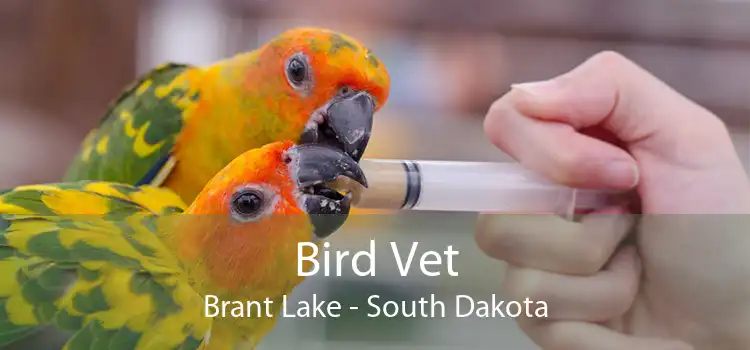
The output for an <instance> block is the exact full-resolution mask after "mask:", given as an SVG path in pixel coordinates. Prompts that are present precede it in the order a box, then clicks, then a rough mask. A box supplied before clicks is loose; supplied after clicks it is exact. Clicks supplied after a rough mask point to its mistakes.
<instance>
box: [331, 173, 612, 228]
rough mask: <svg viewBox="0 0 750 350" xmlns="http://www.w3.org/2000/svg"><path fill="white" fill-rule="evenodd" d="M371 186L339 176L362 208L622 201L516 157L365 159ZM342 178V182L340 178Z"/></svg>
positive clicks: (538, 207)
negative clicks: (540, 171)
mask: <svg viewBox="0 0 750 350" xmlns="http://www.w3.org/2000/svg"><path fill="white" fill-rule="evenodd" d="M360 166H361V167H362V170H363V171H364V173H365V175H366V176H367V181H368V188H366V189H365V188H362V187H361V186H353V185H352V182H349V181H346V179H340V180H339V181H338V182H337V184H335V187H337V188H339V189H342V188H346V189H347V190H349V191H351V192H352V196H353V201H352V202H353V204H354V206H355V207H358V208H369V209H391V210H434V211H461V212H467V211H468V212H501V213H559V214H564V215H566V216H568V215H572V213H573V212H577V211H588V210H592V209H600V208H603V207H606V206H608V205H612V204H616V203H618V204H619V203H622V200H623V198H624V197H623V194H624V193H622V192H609V191H595V190H587V189H574V188H568V187H564V186H560V185H557V184H555V183H552V182H550V181H548V180H546V179H544V178H543V177H541V176H539V175H537V174H536V173H534V172H532V171H530V170H528V169H526V168H524V167H522V166H521V165H519V164H518V163H492V162H458V161H428V160H393V159H362V160H361V161H360ZM342 181H343V182H342Z"/></svg>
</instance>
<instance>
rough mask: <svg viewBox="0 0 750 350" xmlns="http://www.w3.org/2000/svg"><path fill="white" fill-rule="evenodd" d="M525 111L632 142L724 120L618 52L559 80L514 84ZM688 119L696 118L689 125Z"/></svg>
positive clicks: (595, 58)
mask: <svg viewBox="0 0 750 350" xmlns="http://www.w3.org/2000/svg"><path fill="white" fill-rule="evenodd" d="M514 88H515V90H517V91H518V92H519V93H518V94H517V95H516V97H517V99H516V100H515V104H514V106H515V107H516V109H517V110H518V111H519V112H521V113H522V114H523V115H526V116H529V117H532V118H534V119H539V120H544V121H554V122H562V123H565V124H568V125H571V126H572V127H574V128H576V129H582V128H586V127H590V126H593V125H600V126H602V127H604V128H605V129H607V130H608V131H610V132H612V133H614V134H615V136H616V137H617V138H618V139H620V140H622V141H624V142H626V143H635V142H639V141H642V140H645V139H649V138H651V137H652V136H656V135H657V134H664V133H667V134H669V133H680V132H683V130H684V129H681V128H695V125H696V124H698V125H699V126H703V124H702V123H706V122H707V123H712V124H718V123H716V122H719V120H718V118H716V117H715V116H714V115H713V114H711V113H710V112H709V111H707V110H706V109H705V108H703V107H701V106H700V105H698V104H696V103H695V102H693V101H691V100H689V99H688V98H686V97H684V96H682V95H680V94H679V93H678V92H677V91H675V90H674V89H672V88H671V87H669V85H667V84H665V83H664V82H662V81H661V80H660V79H658V78H657V77H655V76H654V75H652V74H651V73H649V72H648V71H646V70H645V69H643V68H641V67H640V66H638V65H637V64H636V63H634V62H633V61H631V60H629V59H627V58H626V57H624V56H622V55H620V54H619V53H616V52H611V51H606V52H602V53H599V54H596V55H594V56H592V57H591V58H589V59H588V60H586V61H585V62H584V63H582V64H580V65H579V66H577V67H575V68H574V69H573V70H571V71H569V72H567V73H565V74H563V75H561V76H558V77H556V78H554V79H551V80H547V81H543V82H536V83H527V84H517V85H514ZM685 118H690V119H694V120H692V121H693V122H695V123H696V124H693V123H685V121H686V120H685Z"/></svg>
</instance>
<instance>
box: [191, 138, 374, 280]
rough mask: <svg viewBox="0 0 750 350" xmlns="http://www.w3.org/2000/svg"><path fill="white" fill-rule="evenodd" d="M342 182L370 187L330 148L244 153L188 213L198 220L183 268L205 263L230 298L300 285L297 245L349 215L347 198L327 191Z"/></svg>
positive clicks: (287, 144)
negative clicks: (188, 263)
mask: <svg viewBox="0 0 750 350" xmlns="http://www.w3.org/2000/svg"><path fill="white" fill-rule="evenodd" d="M340 176H344V177H348V178H350V179H352V180H354V181H356V182H358V183H360V184H362V185H363V186H365V187H366V186H367V180H366V178H365V175H364V173H363V172H362V169H360V167H359V165H358V164H357V162H355V161H354V160H353V159H352V158H351V157H350V156H349V155H347V154H345V153H344V152H343V151H341V150H340V149H337V148H332V147H330V146H327V145H317V144H303V145H295V144H294V143H293V142H291V141H280V142H275V143H272V144H268V145H265V146H263V147H261V148H257V149H253V150H250V151H247V152H245V153H244V154H242V155H241V156H239V157H237V158H236V159H235V160H234V161H232V162H231V163H230V164H229V165H227V166H226V167H225V168H224V169H223V170H222V171H220V172H219V173H217V174H216V175H215V176H214V177H213V179H211V180H210V181H209V183H208V184H207V185H206V187H205V189H204V190H203V191H202V192H201V193H200V194H199V195H198V197H197V198H196V200H195V201H194V202H193V203H192V204H191V205H190V207H189V208H188V209H187V211H186V213H187V214H192V215H189V216H190V217H197V218H198V220H194V221H193V220H191V221H189V222H191V224H190V225H188V226H187V227H186V228H185V229H184V230H183V231H185V232H187V233H188V235H187V236H183V239H182V242H181V243H182V249H181V251H180V256H181V258H182V260H191V259H192V260H199V261H201V265H202V266H203V267H204V269H205V273H206V274H207V275H208V276H207V277H208V280H210V281H213V282H214V283H218V284H219V285H220V286H221V287H223V288H225V289H226V290H228V291H237V290H238V289H251V290H254V291H261V292H267V291H269V290H273V291H276V290H280V289H285V288H289V287H292V286H294V285H296V284H297V283H299V282H301V281H302V279H303V278H302V277H300V276H298V275H297V258H296V257H297V254H298V249H299V246H298V245H299V243H300V242H310V243H315V242H319V241H320V240H322V239H325V238H327V237H328V236H330V235H331V234H332V233H334V232H335V231H336V230H337V229H339V227H340V226H341V225H342V224H343V223H344V221H345V220H346V218H347V215H348V214H349V210H350V200H351V198H350V196H349V195H348V194H346V195H342V194H341V193H339V192H338V191H335V190H333V189H331V188H329V187H327V186H326V183H327V182H330V181H332V180H334V179H336V178H338V177H340ZM185 232H183V234H184V233H185ZM308 267H309V266H308Z"/></svg>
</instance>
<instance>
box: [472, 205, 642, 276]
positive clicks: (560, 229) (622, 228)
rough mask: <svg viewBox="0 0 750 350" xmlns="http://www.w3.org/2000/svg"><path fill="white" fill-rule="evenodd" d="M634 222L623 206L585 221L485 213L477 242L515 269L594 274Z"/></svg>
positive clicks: (479, 223)
mask: <svg viewBox="0 0 750 350" xmlns="http://www.w3.org/2000/svg"><path fill="white" fill-rule="evenodd" d="M633 222H634V216H633V215H628V214H627V213H626V211H625V210H624V209H621V208H611V209H607V210H603V211H600V212H595V213H592V214H587V215H584V216H583V219H582V220H581V222H580V223H576V222H570V221H567V220H564V219H563V218H560V217H558V216H556V215H507V214H500V215H497V214H494V215H493V214H483V215H480V216H479V221H478V224H477V231H476V235H475V239H476V242H477V245H478V246H479V248H480V249H481V250H482V251H483V252H484V253H485V254H487V255H489V256H490V257H493V258H495V259H499V260H503V261H506V262H508V263H509V264H511V265H515V266H518V267H526V268H533V269H540V270H545V271H549V272H553V273H563V274H572V275H590V274H593V273H595V272H597V271H599V270H600V269H601V268H602V266H604V264H606V263H607V261H608V260H609V258H610V256H611V255H612V253H613V252H614V250H615V248H616V247H617V245H618V244H619V243H620V242H621V241H622V240H623V238H624V237H625V236H626V235H627V233H628V232H629V230H630V227H631V226H632V224H633Z"/></svg>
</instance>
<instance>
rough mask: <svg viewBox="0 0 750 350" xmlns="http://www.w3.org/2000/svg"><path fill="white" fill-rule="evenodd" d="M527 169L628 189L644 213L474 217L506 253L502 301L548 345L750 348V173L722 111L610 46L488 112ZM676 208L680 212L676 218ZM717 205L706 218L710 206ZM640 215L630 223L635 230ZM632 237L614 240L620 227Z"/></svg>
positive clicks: (487, 248)
mask: <svg viewBox="0 0 750 350" xmlns="http://www.w3.org/2000/svg"><path fill="white" fill-rule="evenodd" d="M484 127H485V133H486V135H487V137H488V138H489V139H490V140H491V141H492V142H493V143H494V144H495V145H496V146H497V147H498V148H500V149H501V150H503V151H504V152H506V153H508V154H509V155H510V156H512V157H513V158H515V159H516V160H517V161H518V162H519V163H521V164H522V165H524V166H526V167H528V168H530V169H532V170H535V171H537V172H539V173H540V174H542V175H544V176H546V177H547V178H549V179H551V180H553V181H555V182H557V183H560V184H563V185H566V186H572V187H579V188H597V189H630V188H633V189H635V190H636V192H637V193H638V197H639V198H640V200H639V201H640V207H641V209H640V211H641V213H642V214H643V215H641V216H639V217H638V219H639V220H636V219H637V218H636V216H635V215H631V214H630V213H629V212H628V211H627V209H625V208H607V209H605V210H602V211H599V212H595V213H591V214H588V215H585V216H584V217H583V218H582V220H581V221H580V222H569V221H565V220H564V219H562V218H560V217H558V216H554V215H524V216H521V215H490V214H484V215H481V216H480V219H479V223H478V226H477V227H478V229H477V234H476V240H477V244H478V245H479V247H480V249H481V250H482V251H484V252H485V253H486V254H488V255H489V256H491V257H493V258H496V259H499V260H503V261H505V262H507V263H508V269H507V271H506V275H505V277H504V279H503V283H502V293H503V295H504V297H505V298H506V299H508V300H524V298H527V297H528V298H530V299H532V300H543V301H545V302H547V304H548V317H547V318H519V319H517V321H518V323H519V325H520V327H521V329H522V330H523V331H524V332H525V333H526V334H527V335H528V336H529V337H530V338H531V339H532V340H533V341H534V342H535V343H536V344H538V345H539V346H540V347H542V348H543V349H550V350H568V349H570V350H572V349H576V350H589V349H597V350H602V349H604V350H606V349H612V350H620V349H622V350H626V349H643V350H650V349H696V350H698V349H701V350H702V349H720V350H724V349H747V348H748V347H750V332H748V329H750V255H749V253H748V252H749V251H750V230H748V227H750V219H749V218H750V215H728V214H750V181H748V178H747V174H746V173H745V171H744V169H743V167H742V163H741V162H740V159H739V157H738V155H737V153H736V150H735V149H734V146H733V144H732V141H731V139H730V137H729V133H728V130H727V128H726V126H725V125H724V124H723V123H722V121H721V120H720V119H719V118H718V117H716V116H715V115H713V114H712V113H711V112H709V111H708V110H706V109H705V108H703V107H701V106H699V105H697V104H696V103H694V102H692V101H690V100H688V99H687V98H685V97H683V96H682V95H680V94H679V93H678V92H676V91H674V90H673V89H671V88H670V87H669V86H667V85H666V84H665V83H663V82H661V81H660V80H658V79H657V78H655V77H654V76H652V75H651V74H650V73H648V72H647V71H646V70H644V69H643V68H641V67H639V66H638V65H637V64H635V63H633V62H632V61H630V60H628V59H627V58H625V57H623V56H622V55H620V54H618V53H614V52H602V53H599V54H597V55H595V56H593V57H591V58H589V59H588V60H586V61H585V62H584V63H582V64H581V65H579V66H578V67H576V68H574V69H573V70H571V71H570V72H567V73H565V74H563V75H561V76H558V77H556V78H553V79H551V80H548V81H543V82H533V83H525V84H519V85H514V86H513V88H512V89H511V91H510V92H509V93H507V94H506V95H505V96H503V97H501V98H500V99H499V100H497V101H496V102H495V103H494V104H493V105H492V107H491V108H490V110H489V112H488V114H487V117H486V119H485V124H484ZM677 214H680V215H677ZM708 214H713V215H708ZM636 223H637V225H638V226H637V227H636V228H637V229H636V230H632V229H633V228H634V225H636ZM631 232H635V233H633V234H634V235H635V237H634V238H635V239H634V242H635V243H634V244H629V245H627V244H622V242H623V240H624V238H625V237H626V236H627V235H628V233H631Z"/></svg>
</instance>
